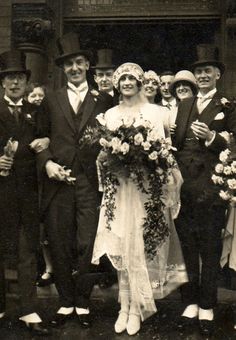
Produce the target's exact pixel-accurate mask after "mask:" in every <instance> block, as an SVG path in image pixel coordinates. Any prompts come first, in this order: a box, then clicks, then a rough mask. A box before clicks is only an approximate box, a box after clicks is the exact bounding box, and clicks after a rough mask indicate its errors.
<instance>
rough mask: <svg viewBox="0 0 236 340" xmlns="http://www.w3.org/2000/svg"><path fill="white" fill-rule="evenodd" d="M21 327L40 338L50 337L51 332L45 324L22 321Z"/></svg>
mask: <svg viewBox="0 0 236 340" xmlns="http://www.w3.org/2000/svg"><path fill="white" fill-rule="evenodd" d="M21 325H22V326H24V328H26V329H27V330H29V331H30V332H31V333H32V334H33V335H38V336H50V335H51V334H52V333H51V331H50V330H49V329H48V328H47V327H46V326H45V325H44V324H43V322H27V323H26V322H24V321H21Z"/></svg>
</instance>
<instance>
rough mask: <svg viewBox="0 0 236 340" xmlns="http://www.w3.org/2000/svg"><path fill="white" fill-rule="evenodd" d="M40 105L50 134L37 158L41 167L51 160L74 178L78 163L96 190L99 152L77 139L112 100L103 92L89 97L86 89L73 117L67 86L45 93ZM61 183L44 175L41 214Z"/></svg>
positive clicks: (91, 94)
mask: <svg viewBox="0 0 236 340" xmlns="http://www.w3.org/2000/svg"><path fill="white" fill-rule="evenodd" d="M44 105H45V107H44V109H45V110H46V111H48V114H49V124H50V130H51V132H50V147H49V149H48V150H45V151H44V152H42V153H41V155H40V164H41V167H44V165H45V163H46V162H47V160H48V159H52V160H53V161H55V162H57V163H58V164H60V165H62V166H66V167H67V168H69V169H72V173H71V176H73V177H76V175H77V172H78V164H79V166H80V167H82V169H83V171H84V172H85V173H86V175H87V177H88V179H89V181H90V183H91V184H92V186H93V187H94V188H97V185H98V183H97V170H96V158H97V155H98V151H99V150H98V147H96V146H92V147H91V146H84V147H81V145H80V139H81V137H82V136H83V133H84V131H85V129H86V128H87V127H88V126H90V127H94V126H95V123H96V119H95V117H96V116H97V115H98V114H99V113H104V112H105V111H106V110H108V109H109V108H110V107H112V106H113V105H112V97H111V96H109V95H107V94H103V93H99V94H98V93H95V94H93V91H90V90H89V91H88V92H87V94H86V96H85V99H84V101H83V103H82V105H81V107H80V108H79V111H78V113H77V115H75V114H74V112H73V110H72V107H71V105H70V103H69V99H68V95H67V87H63V88H62V89H60V90H58V91H56V92H54V93H52V94H49V95H48V98H47V100H46V101H45V104H44ZM61 184H62V183H61V182H58V181H55V180H52V179H49V178H48V177H47V176H45V181H44V190H43V196H42V212H44V211H45V210H46V209H47V207H48V206H49V204H50V201H51V199H52V198H53V196H54V194H55V193H56V192H57V190H58V189H59V188H60V186H61Z"/></svg>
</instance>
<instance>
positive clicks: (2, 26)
mask: <svg viewBox="0 0 236 340" xmlns="http://www.w3.org/2000/svg"><path fill="white" fill-rule="evenodd" d="M11 16H12V5H11V1H10V0H1V1H0V53H2V52H4V51H6V50H8V49H9V48H10V47H11Z"/></svg>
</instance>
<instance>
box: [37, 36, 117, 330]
mask: <svg viewBox="0 0 236 340" xmlns="http://www.w3.org/2000/svg"><path fill="white" fill-rule="evenodd" d="M58 47H59V51H60V55H59V56H58V57H57V58H56V60H55V62H56V64H57V66H59V67H60V68H61V69H62V70H63V72H64V74H65V76H66V79H67V84H66V86H64V87H63V88H61V89H60V90H58V91H55V92H54V93H52V94H49V95H48V100H47V101H46V103H45V105H46V109H47V112H48V113H49V120H50V126H51V133H50V140H51V142H50V150H47V151H45V152H44V153H42V154H41V163H42V164H43V165H44V170H45V175H46V176H45V181H44V190H43V195H42V212H43V217H44V223H45V226H46V228H47V232H48V237H49V244H50V250H51V255H52V261H53V268H54V273H55V284H56V288H57V290H58V293H59V301H60V307H59V309H58V311H57V313H56V314H55V316H54V318H53V319H52V321H51V323H52V325H53V326H55V327H57V326H60V325H62V324H63V323H65V322H66V321H67V320H68V319H69V318H71V316H72V314H73V313H74V311H75V312H76V315H77V319H78V322H79V323H80V325H81V326H82V327H84V328H86V327H90V324H91V320H90V318H89V298H90V294H91V291H92V288H93V285H94V277H95V274H94V273H91V271H92V265H91V256H92V251H93V243H94V239H95V235H96V230H97V224H98V212H99V210H98V208H99V205H100V195H99V193H98V179H97V169H96V158H97V155H98V151H99V149H98V148H97V147H96V146H93V147H90V146H87V147H81V145H80V139H81V137H82V136H83V133H84V131H85V129H86V128H87V127H92V126H94V125H95V122H96V119H95V117H96V116H97V115H98V114H99V113H102V112H105V111H106V110H107V109H109V108H110V107H111V106H112V97H111V96H109V95H108V94H104V93H103V94H101V93H98V92H97V91H95V93H93V92H92V91H90V88H89V86H88V83H87V79H86V73H87V71H88V69H89V52H88V51H87V50H83V49H81V48H80V44H79V41H78V36H77V35H76V34H75V33H68V34H66V35H64V36H63V37H61V38H60V39H59V41H58ZM65 170H68V172H67V173H66V172H65ZM70 170H71V173H69V172H70ZM70 180H71V182H69V181H70ZM75 269H76V275H72V272H73V271H75Z"/></svg>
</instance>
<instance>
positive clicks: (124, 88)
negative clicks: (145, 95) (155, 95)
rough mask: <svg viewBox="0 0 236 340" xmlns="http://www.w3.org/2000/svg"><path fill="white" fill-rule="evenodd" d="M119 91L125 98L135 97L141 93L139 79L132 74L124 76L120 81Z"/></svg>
mask: <svg viewBox="0 0 236 340" xmlns="http://www.w3.org/2000/svg"><path fill="white" fill-rule="evenodd" d="M119 89H120V92H121V93H122V95H123V96H124V97H133V96H135V95H136V94H137V93H138V92H139V87H138V83H137V79H136V78H135V77H134V76H133V75H131V74H124V75H122V76H121V77H120V80H119Z"/></svg>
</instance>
